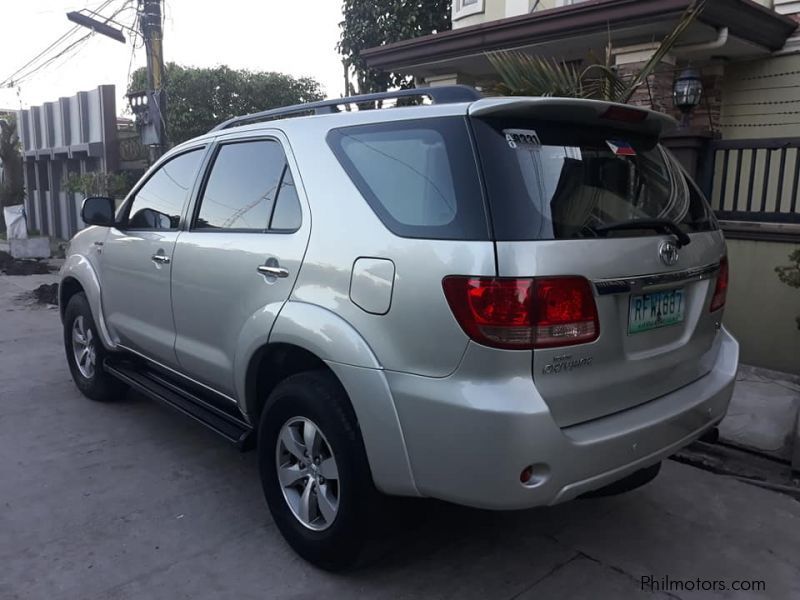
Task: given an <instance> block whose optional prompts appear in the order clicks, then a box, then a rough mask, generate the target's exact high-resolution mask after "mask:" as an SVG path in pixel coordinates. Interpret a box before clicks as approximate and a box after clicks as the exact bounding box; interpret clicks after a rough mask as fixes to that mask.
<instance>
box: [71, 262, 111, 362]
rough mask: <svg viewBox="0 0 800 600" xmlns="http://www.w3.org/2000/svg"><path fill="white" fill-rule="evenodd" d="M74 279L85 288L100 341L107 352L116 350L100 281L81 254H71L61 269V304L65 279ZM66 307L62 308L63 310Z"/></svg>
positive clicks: (89, 263) (90, 264)
mask: <svg viewBox="0 0 800 600" xmlns="http://www.w3.org/2000/svg"><path fill="white" fill-rule="evenodd" d="M70 278H71V279H74V280H75V281H77V282H78V284H79V285H80V286H81V288H83V292H84V293H85V294H86V299H87V300H88V301H89V308H90V309H91V311H92V318H93V319H94V322H95V324H96V325H97V330H98V333H99V335H100V341H102V342H103V346H105V348H106V349H107V350H115V349H116V347H117V343H116V342H115V341H114V339H113V338H112V337H111V334H110V332H109V331H108V328H107V327H106V320H105V316H104V315H103V304H102V300H101V295H100V280H99V279H98V277H97V272H96V271H95V269H94V267H93V266H92V263H91V262H89V259H88V258H86V257H85V256H83V255H81V254H71V255H69V256H68V257H67V259H66V260H65V261H64V265H63V266H62V267H61V279H60V281H59V292H58V300H59V304H60V303H61V300H62V299H61V286H62V284H63V282H64V280H65V279H70ZM65 308H66V306H64V307H62V308H61V310H62V316H63V310H64V309H65Z"/></svg>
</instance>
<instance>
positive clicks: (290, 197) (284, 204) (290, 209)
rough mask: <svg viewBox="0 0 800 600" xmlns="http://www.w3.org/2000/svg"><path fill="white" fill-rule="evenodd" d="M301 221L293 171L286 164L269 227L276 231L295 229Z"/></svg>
mask: <svg viewBox="0 0 800 600" xmlns="http://www.w3.org/2000/svg"><path fill="white" fill-rule="evenodd" d="M301 221H302V212H301V211H300V199H299V198H298V197H297V188H296V187H295V185H294V179H293V178H292V172H291V171H290V170H289V165H286V168H285V169H284V172H283V180H282V181H281V188H280V191H279V192H278V201H277V203H276V204H275V212H274V213H273V214H272V221H271V222H270V224H269V228H270V229H272V230H275V231H295V230H297V229H299V228H300V223H301Z"/></svg>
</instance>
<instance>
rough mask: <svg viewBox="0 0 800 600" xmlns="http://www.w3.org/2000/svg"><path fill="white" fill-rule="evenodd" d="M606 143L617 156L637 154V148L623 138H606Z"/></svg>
mask: <svg viewBox="0 0 800 600" xmlns="http://www.w3.org/2000/svg"><path fill="white" fill-rule="evenodd" d="M606 144H608V147H609V148H611V151H612V152H613V153H614V154H616V155H617V156H636V150H634V149H633V146H631V145H630V144H629V143H628V142H623V141H622V140H606Z"/></svg>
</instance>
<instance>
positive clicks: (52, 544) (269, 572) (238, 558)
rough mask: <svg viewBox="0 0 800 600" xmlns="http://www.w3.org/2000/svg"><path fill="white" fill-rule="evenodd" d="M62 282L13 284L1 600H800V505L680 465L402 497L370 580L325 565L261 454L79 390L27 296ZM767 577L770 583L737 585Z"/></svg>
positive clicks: (2, 332) (0, 450)
mask: <svg viewBox="0 0 800 600" xmlns="http://www.w3.org/2000/svg"><path fill="white" fill-rule="evenodd" d="M47 279H48V276H45V277H44V278H31V277H26V278H13V277H2V276H0V598H1V599H3V600H10V599H16V598H31V599H36V600H41V599H55V598H65V599H70V600H71V599H76V600H90V599H95V598H97V599H99V598H108V599H111V598H114V599H123V598H130V599H148V600H149V599H158V598H164V599H170V600H172V599H177V598H193V599H194V598H236V599H237V600H245V599H250V598H254V599H255V598H355V597H359V598H387V599H393V600H394V599H398V598H458V599H464V598H500V599H510V598H559V599H560V600H566V599H571V598H713V597H720V598H722V597H725V598H800V559H798V550H800V503H798V502H796V501H795V500H792V499H791V498H789V497H787V496H783V495H780V494H777V493H773V492H770V491H766V490H763V489H759V488H755V487H752V486H748V485H746V484H743V483H739V482H737V481H734V480H731V479H727V478H725V477H722V476H718V475H713V474H710V473H707V472H705V471H700V470H696V469H694V468H692V467H688V466H684V465H680V464H677V463H674V462H671V461H667V462H666V463H665V465H664V469H663V470H662V473H661V475H660V476H659V477H658V479H656V480H655V481H654V482H653V483H651V484H649V485H647V486H646V487H644V488H641V489H639V490H637V491H635V492H632V493H630V494H628V495H624V496H618V497H614V498H604V499H596V500H581V501H575V502H572V503H569V504H566V505H562V506H559V507H555V508H544V509H536V510H530V511H523V512H514V513H490V512H482V511H475V510H468V509H463V508H459V507H454V506H448V505H444V504H441V503H436V502H432V501H410V502H400V503H396V504H394V505H392V511H391V513H390V514H389V515H387V527H386V531H385V532H383V534H382V535H381V536H380V537H381V539H380V540H376V542H375V543H374V544H373V548H372V549H371V551H370V553H369V557H368V559H367V560H366V561H365V564H364V565H363V566H362V567H361V568H360V569H359V570H357V571H355V572H353V573H350V574H347V575H331V574H328V573H324V572H321V571H319V570H316V569H315V568H313V567H310V566H309V565H307V564H306V563H304V562H303V561H302V560H300V559H298V558H297V557H296V556H295V555H294V554H293V553H292V551H291V550H290V549H289V548H288V546H287V545H286V544H285V543H284V542H283V540H282V538H281V537H280V535H279V533H278V531H277V529H276V528H275V526H274V523H273V522H272V519H271V518H270V516H269V513H268V512H267V510H266V506H265V504H264V501H263V499H262V496H261V490H260V488H259V483H258V479H257V472H256V464H255V455H254V454H253V453H249V454H240V453H238V452H237V451H236V450H235V449H234V448H233V447H231V446H229V445H228V444H227V443H226V442H224V441H223V440H221V439H220V438H218V437H216V436H215V435H214V434H212V433H210V432H208V431H206V430H205V429H203V428H202V427H200V426H199V425H196V424H195V423H193V422H191V421H190V420H188V419H186V418H184V417H182V416H180V415H178V414H175V413H173V412H171V411H170V410H169V409H167V408H164V407H162V406H161V405H159V404H156V403H154V402H151V401H149V400H147V399H145V398H143V397H141V396H138V395H136V394H132V393H131V394H128V396H127V397H126V398H124V399H121V400H120V401H119V402H116V403H112V404H97V403H93V402H91V401H89V400H86V399H84V398H83V397H82V396H80V395H79V394H78V392H77V391H76V389H75V387H74V386H73V385H72V382H71V380H70V377H69V374H68V371H67V368H66V364H65V361H64V357H63V350H62V347H61V330H60V323H59V320H58V313H57V311H56V310H53V309H48V308H43V307H38V306H30V305H28V304H26V303H24V302H20V301H19V300H17V297H18V296H19V294H20V293H22V292H23V291H24V290H25V289H31V288H32V287H34V286H35V285H37V284H38V283H39V282H41V281H43V280H47ZM49 280H53V278H52V276H49ZM476 485H480V483H479V482H476ZM646 577H650V578H651V579H650V581H653V582H656V583H661V584H662V589H664V588H665V587H666V586H668V585H669V584H668V583H667V582H666V581H665V579H664V578H668V579H669V580H670V581H672V582H673V584H672V588H671V590H672V591H668V592H660V593H651V592H650V591H649V589H650V588H647V587H646V586H645V589H643V586H642V578H646ZM749 580H755V581H758V582H763V586H764V589H763V590H762V591H760V592H742V591H731V590H730V589H728V590H725V591H720V590H721V588H720V585H724V586H726V587H727V588H730V587H731V586H733V585H737V583H736V582H740V581H745V587H760V586H761V584H759V583H752V584H751V583H748V581H749ZM715 582H716V583H715ZM675 585H678V587H674V586H675ZM712 585H713V587H715V588H716V590H717V591H716V592H711V591H697V590H698V589H700V590H702V589H703V588H705V589H709V588H710V587H711V586H712ZM738 585H741V584H738Z"/></svg>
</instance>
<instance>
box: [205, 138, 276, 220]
mask: <svg viewBox="0 0 800 600" xmlns="http://www.w3.org/2000/svg"><path fill="white" fill-rule="evenodd" d="M285 166H286V157H285V156H284V154H283V148H281V145H280V144H279V143H278V142H276V141H272V140H257V141H251V142H234V143H230V144H225V145H223V146H221V147H220V149H219V151H218V152H217V156H216V158H215V159H214V164H213V166H212V167H211V174H210V175H209V177H208V182H207V183H206V187H205V190H204V191H203V197H202V199H201V201H200V210H199V212H198V214H197V219H196V220H195V224H194V228H195V229H197V230H209V229H228V230H235V231H257V232H263V231H266V230H267V229H268V228H269V222H270V217H271V215H272V212H273V208H274V206H275V201H276V198H277V196H278V188H279V187H280V185H281V177H282V175H283V171H284V167H285Z"/></svg>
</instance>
